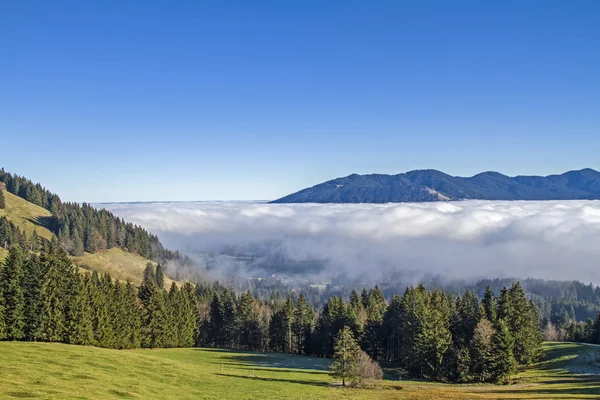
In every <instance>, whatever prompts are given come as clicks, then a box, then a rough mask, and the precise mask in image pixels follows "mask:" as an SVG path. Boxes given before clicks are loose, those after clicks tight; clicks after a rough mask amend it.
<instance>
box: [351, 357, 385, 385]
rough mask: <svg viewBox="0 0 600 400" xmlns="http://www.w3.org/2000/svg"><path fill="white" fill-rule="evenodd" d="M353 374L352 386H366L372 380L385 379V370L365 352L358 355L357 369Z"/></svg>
mask: <svg viewBox="0 0 600 400" xmlns="http://www.w3.org/2000/svg"><path fill="white" fill-rule="evenodd" d="M353 372H354V373H353V374H352V386H364V385H365V383H366V382H368V381H370V380H381V379H383V370H382V369H381V367H380V366H379V364H378V363H377V362H376V361H374V360H372V359H371V357H369V356H368V354H367V353H365V352H364V351H360V352H359V353H358V355H357V359H356V364H355V369H354V371H353Z"/></svg>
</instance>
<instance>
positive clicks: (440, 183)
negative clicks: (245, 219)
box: [273, 168, 600, 203]
mask: <svg viewBox="0 0 600 400" xmlns="http://www.w3.org/2000/svg"><path fill="white" fill-rule="evenodd" d="M465 199H480V200H578V199H587V200H591V199H600V172H598V171H594V170H592V169H589V168H588V169H583V170H580V171H569V172H566V173H564V174H562V175H550V176H546V177H542V176H516V177H509V176H506V175H502V174H500V173H498V172H483V173H480V174H477V175H475V176H472V177H468V178H465V177H458V176H451V175H448V174H445V173H443V172H440V171H436V170H416V171H410V172H407V173H404V174H398V175H383V174H372V175H357V174H353V175H350V176H347V177H343V178H337V179H333V180H331V181H327V182H324V183H321V184H319V185H316V186H313V187H311V188H307V189H303V190H300V191H299V192H296V193H293V194H290V195H288V196H285V197H283V198H281V199H278V200H275V201H273V203H394V202H409V201H410V202H426V201H440V200H465Z"/></svg>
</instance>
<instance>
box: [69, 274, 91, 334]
mask: <svg viewBox="0 0 600 400" xmlns="http://www.w3.org/2000/svg"><path fill="white" fill-rule="evenodd" d="M90 283H91V280H90V279H89V275H88V274H85V275H83V276H81V275H79V274H77V276H75V277H74V279H73V282H72V286H71V291H72V300H71V303H70V305H69V308H68V309H69V311H68V312H67V315H68V318H67V320H68V327H67V335H68V337H67V340H66V341H67V343H71V344H80V345H91V344H93V343H94V327H93V314H92V307H91V304H90V296H89V285H90Z"/></svg>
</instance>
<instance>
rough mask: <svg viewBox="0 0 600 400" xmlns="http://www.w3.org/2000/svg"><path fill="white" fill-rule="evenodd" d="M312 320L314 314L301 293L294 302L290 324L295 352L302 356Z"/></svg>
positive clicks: (308, 341)
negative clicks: (292, 319)
mask: <svg viewBox="0 0 600 400" xmlns="http://www.w3.org/2000/svg"><path fill="white" fill-rule="evenodd" d="M313 319H314V312H313V310H312V307H311V306H310V305H309V304H307V303H306V298H305V297H304V294H302V293H301V294H300V296H299V297H298V301H297V302H296V308H295V310H294V321H293V324H292V329H293V331H294V336H295V339H296V352H297V353H298V354H303V353H305V352H306V351H307V347H308V344H309V343H310V334H311V331H312V323H313Z"/></svg>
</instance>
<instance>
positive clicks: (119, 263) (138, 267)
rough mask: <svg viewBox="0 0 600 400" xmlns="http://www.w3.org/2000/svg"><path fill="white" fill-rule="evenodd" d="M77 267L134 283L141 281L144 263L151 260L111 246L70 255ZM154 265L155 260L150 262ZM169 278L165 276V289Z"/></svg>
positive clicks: (170, 281)
mask: <svg viewBox="0 0 600 400" xmlns="http://www.w3.org/2000/svg"><path fill="white" fill-rule="evenodd" d="M71 258H72V259H73V262H74V263H75V265H77V266H78V267H80V268H82V269H84V270H88V271H96V272H106V273H109V274H110V276H111V277H112V278H113V279H119V280H120V281H130V282H131V283H133V284H135V285H139V284H140V283H142V278H143V276H144V269H145V268H146V264H148V263H149V262H151V261H150V260H147V259H145V258H144V257H141V256H138V255H137V254H133V253H128V252H126V251H125V250H121V249H117V248H112V249H109V250H103V251H98V252H96V253H93V254H91V253H84V254H83V255H82V256H73V257H71ZM152 264H153V265H156V263H155V262H152ZM172 282H173V280H171V279H170V278H168V277H165V289H168V288H169V286H171V283H172Z"/></svg>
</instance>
